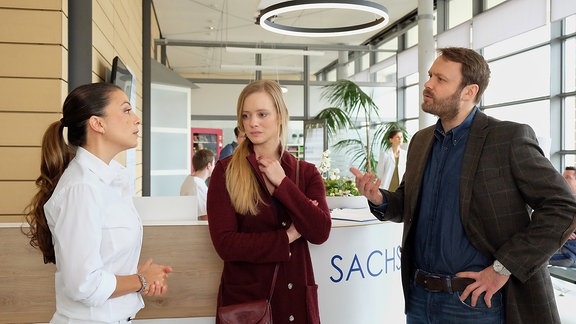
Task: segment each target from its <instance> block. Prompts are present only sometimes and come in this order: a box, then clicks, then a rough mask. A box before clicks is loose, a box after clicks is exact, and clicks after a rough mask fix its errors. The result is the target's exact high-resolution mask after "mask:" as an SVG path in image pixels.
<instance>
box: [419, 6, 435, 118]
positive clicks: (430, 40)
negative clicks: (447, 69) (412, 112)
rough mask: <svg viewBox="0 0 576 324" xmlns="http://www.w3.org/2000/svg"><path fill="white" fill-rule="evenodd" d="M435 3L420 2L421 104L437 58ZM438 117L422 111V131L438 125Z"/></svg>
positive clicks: (420, 116) (420, 115)
mask: <svg viewBox="0 0 576 324" xmlns="http://www.w3.org/2000/svg"><path fill="white" fill-rule="evenodd" d="M433 27H434V1H433V0H418V74H419V85H420V94H419V101H418V102H419V103H422V101H423V100H424V98H423V96H422V91H423V90H424V83H426V81H427V80H428V69H430V66H431V65H432V63H433V62H434V59H435V58H436V49H435V46H434V32H433ZM436 119H437V118H436V116H433V115H431V114H428V113H425V112H423V111H422V109H420V114H419V115H418V121H419V126H420V129H422V128H425V127H427V126H430V125H432V124H434V123H436Z"/></svg>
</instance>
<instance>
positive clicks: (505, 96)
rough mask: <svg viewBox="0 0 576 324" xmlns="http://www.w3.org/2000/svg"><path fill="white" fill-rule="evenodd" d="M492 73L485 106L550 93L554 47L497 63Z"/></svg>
mask: <svg viewBox="0 0 576 324" xmlns="http://www.w3.org/2000/svg"><path fill="white" fill-rule="evenodd" d="M490 70H491V77H490V84H489V85H488V88H487V89H486V92H485V93H484V101H483V104H484V105H494V104H498V103H504V102H511V101H515V100H522V99H529V98H537V97H541V96H547V95H549V94H550V46H542V47H539V48H536V49H534V50H531V51H528V52H523V53H520V54H517V55H514V56H510V57H506V58H504V59H501V60H497V61H494V62H492V63H490Z"/></svg>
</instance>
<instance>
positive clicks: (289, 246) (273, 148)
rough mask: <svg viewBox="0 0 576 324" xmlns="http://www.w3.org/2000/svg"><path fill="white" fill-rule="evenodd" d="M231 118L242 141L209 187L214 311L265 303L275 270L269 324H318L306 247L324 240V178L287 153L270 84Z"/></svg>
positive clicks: (283, 110) (284, 118)
mask: <svg viewBox="0 0 576 324" xmlns="http://www.w3.org/2000/svg"><path fill="white" fill-rule="evenodd" d="M237 118H238V125H239V128H240V130H241V131H243V132H246V136H247V139H246V140H245V141H244V142H241V143H240V144H239V145H238V147H237V148H236V151H235V152H234V154H233V155H232V157H231V158H229V159H225V160H220V161H218V162H217V163H216V167H215V168H214V172H213V173H212V180H211V183H210V187H208V205H207V207H208V227H209V230H210V237H211V238H212V242H213V244H214V247H215V249H216V252H217V253H218V255H219V256H220V257H221V258H222V260H224V268H223V270H222V280H221V283H220V285H221V286H220V290H219V294H218V301H217V304H218V306H226V305H230V304H236V303H240V302H245V301H252V300H256V299H265V298H267V297H268V294H269V292H270V285H271V282H272V277H273V274H274V269H275V267H276V265H277V264H278V265H279V270H278V276H277V280H276V285H275V289H274V295H273V296H272V300H271V305H272V314H273V318H274V322H275V323H276V322H278V323H288V322H291V321H294V322H295V323H308V324H317V323H320V318H319V310H318V298H317V289H318V286H317V285H316V282H315V279H314V272H313V268H312V261H311V259H310V251H309V249H308V242H310V243H312V244H321V243H323V242H325V241H326V240H327V239H328V236H329V234H330V229H331V218H330V210H329V209H328V205H327V204H326V191H325V188H324V182H323V180H322V176H321V175H320V173H319V172H318V170H317V168H316V166H315V165H314V164H311V163H308V162H305V161H300V162H298V160H296V158H295V157H294V156H293V155H292V154H290V153H288V152H287V151H286V150H285V146H286V135H287V131H288V109H287V107H286V104H285V102H284V99H283V97H282V90H281V89H280V85H279V84H278V83H277V82H276V81H271V80H258V81H254V82H252V83H250V84H248V85H247V86H246V87H245V88H244V89H243V90H242V92H241V94H240V96H239V98H238V106H237ZM298 164H299V166H298ZM296 177H298V179H296ZM297 184H299V185H297ZM216 323H219V319H218V318H217V319H216Z"/></svg>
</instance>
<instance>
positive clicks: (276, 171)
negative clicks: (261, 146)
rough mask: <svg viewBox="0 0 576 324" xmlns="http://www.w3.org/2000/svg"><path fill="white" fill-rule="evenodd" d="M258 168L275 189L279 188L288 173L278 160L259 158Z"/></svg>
mask: <svg viewBox="0 0 576 324" xmlns="http://www.w3.org/2000/svg"><path fill="white" fill-rule="evenodd" d="M258 167H259V168H260V171H261V172H262V173H263V174H264V176H266V178H268V181H270V183H271V184H272V185H273V186H274V187H278V186H279V185H280V183H282V180H284V177H286V173H285V172H284V169H282V166H281V165H280V161H278V160H277V159H271V158H265V157H259V158H258Z"/></svg>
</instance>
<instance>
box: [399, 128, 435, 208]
mask: <svg viewBox="0 0 576 324" xmlns="http://www.w3.org/2000/svg"><path fill="white" fill-rule="evenodd" d="M435 127H436V126H435V125H432V126H429V127H427V128H425V129H423V130H422V131H420V132H419V135H420V136H419V140H415V141H413V142H412V143H413V144H412V145H411V147H410V148H409V152H408V159H407V163H410V167H408V166H407V167H406V172H408V170H414V174H413V175H412V179H413V182H410V184H409V185H408V186H405V189H404V190H405V197H406V198H408V201H409V203H408V204H406V203H405V204H404V206H407V207H409V208H410V210H409V211H408V213H405V215H415V212H416V211H417V208H419V206H418V197H419V196H420V190H421V188H422V178H423V177H424V171H425V169H426V163H427V162H428V156H429V155H430V150H431V149H432V144H433V143H434V129H435ZM405 178H406V177H405Z"/></svg>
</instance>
